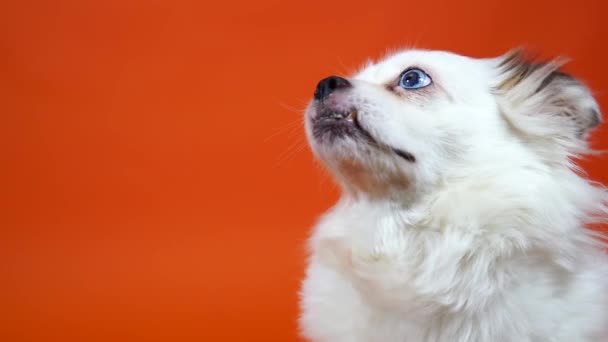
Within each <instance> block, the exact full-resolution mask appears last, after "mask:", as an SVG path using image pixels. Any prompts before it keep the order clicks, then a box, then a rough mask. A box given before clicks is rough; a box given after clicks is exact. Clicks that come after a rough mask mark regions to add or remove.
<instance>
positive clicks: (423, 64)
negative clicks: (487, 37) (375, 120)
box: [354, 50, 488, 83]
mask: <svg viewBox="0 0 608 342" xmlns="http://www.w3.org/2000/svg"><path fill="white" fill-rule="evenodd" d="M487 65H488V63H485V62H484V61H483V60H479V59H474V58H469V57H466V56H461V55H457V54H454V53H451V52H446V51H429V50H405V51H401V52H398V53H396V54H393V55H390V56H388V57H386V58H384V59H382V60H380V61H378V62H376V63H369V64H368V65H366V66H365V67H364V68H363V69H362V70H361V71H359V72H358V73H357V74H356V75H355V76H354V78H355V79H358V80H362V81H367V82H372V83H386V82H389V81H391V80H394V79H395V78H396V77H397V76H398V75H399V74H400V73H401V72H403V70H405V69H407V68H411V67H418V68H422V69H424V70H426V71H428V72H430V73H432V74H435V75H439V76H443V78H449V77H450V76H455V75H457V74H468V75H471V73H473V74H476V75H478V76H481V75H482V74H483V73H484V71H486V67H487Z"/></svg>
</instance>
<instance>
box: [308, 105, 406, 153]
mask: <svg viewBox="0 0 608 342" xmlns="http://www.w3.org/2000/svg"><path fill="white" fill-rule="evenodd" d="M318 119H319V118H318V117H317V118H315V119H313V121H316V120H318ZM322 120H332V121H336V122H347V123H348V124H351V125H353V127H355V128H356V129H357V130H358V131H359V132H360V133H361V134H362V135H363V136H364V137H365V139H367V140H368V142H370V143H372V144H375V145H377V146H385V147H387V148H388V149H390V150H391V151H392V152H393V153H395V154H396V155H398V156H399V157H401V158H403V159H405V160H407V161H409V162H411V163H413V162H415V161H416V157H414V155H413V154H411V153H409V152H407V151H404V150H402V149H398V148H395V147H392V146H390V145H387V144H383V143H379V142H378V141H377V140H376V139H375V138H374V137H373V136H372V135H371V133H369V132H368V131H367V130H366V129H365V128H364V127H363V126H361V123H360V122H359V112H358V111H357V109H356V108H352V109H350V110H349V111H348V112H347V115H346V116H344V112H338V111H331V112H329V114H325V115H324V118H323V119H322Z"/></svg>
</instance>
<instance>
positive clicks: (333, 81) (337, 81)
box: [314, 76, 352, 101]
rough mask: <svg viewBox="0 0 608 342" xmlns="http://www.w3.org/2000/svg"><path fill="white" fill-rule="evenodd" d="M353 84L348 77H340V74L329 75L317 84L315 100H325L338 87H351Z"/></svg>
mask: <svg viewBox="0 0 608 342" xmlns="http://www.w3.org/2000/svg"><path fill="white" fill-rule="evenodd" d="M350 87H352V85H351V84H350V82H348V80H347V79H345V78H342V77H339V76H329V77H327V78H324V79H322V80H321V81H319V84H317V89H316V90H315V96H314V97H315V100H319V101H320V100H323V99H325V98H326V97H328V96H329V94H331V93H333V92H334V91H335V90H337V89H344V88H350Z"/></svg>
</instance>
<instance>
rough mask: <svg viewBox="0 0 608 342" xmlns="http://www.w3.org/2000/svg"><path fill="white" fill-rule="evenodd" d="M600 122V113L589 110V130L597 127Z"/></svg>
mask: <svg viewBox="0 0 608 342" xmlns="http://www.w3.org/2000/svg"><path fill="white" fill-rule="evenodd" d="M601 122H602V117H601V115H600V112H598V111H597V110H595V109H592V110H591V122H590V123H589V129H591V128H594V127H597V126H598V125H599V124H600V123H601Z"/></svg>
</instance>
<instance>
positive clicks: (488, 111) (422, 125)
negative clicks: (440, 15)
mask: <svg viewBox="0 0 608 342" xmlns="http://www.w3.org/2000/svg"><path fill="white" fill-rule="evenodd" d="M412 66H415V67H419V68H421V69H423V70H425V71H426V72H427V73H428V74H429V75H430V76H431V78H432V80H433V84H432V85H431V86H429V87H427V88H424V89H420V90H414V91H412V90H404V89H401V88H399V87H398V86H397V80H398V77H399V75H400V73H401V72H402V71H403V70H405V69H407V68H410V67H412ZM558 68H559V61H553V62H548V63H539V62H534V61H530V60H528V59H526V57H525V56H524V54H522V53H521V52H511V53H509V54H507V55H505V56H501V57H498V58H492V59H473V58H468V57H464V56H459V55H455V54H452V53H447V52H436V51H422V50H407V51H403V52H400V53H397V54H395V55H392V56H390V57H388V58H386V59H384V60H382V61H380V62H378V63H370V64H369V65H367V66H366V67H365V68H364V69H363V70H362V71H361V72H359V73H358V74H356V75H354V76H353V77H351V78H349V79H348V80H349V81H350V82H351V83H352V87H351V88H347V89H340V90H337V91H335V92H334V93H332V94H331V95H330V96H329V97H328V98H327V99H325V100H324V101H323V104H319V103H318V102H319V101H313V102H311V104H310V106H309V108H308V109H307V111H306V114H305V122H306V131H307V133H308V137H309V142H310V145H311V147H312V149H313V151H314V153H315V155H316V156H317V157H318V158H319V159H320V160H321V161H322V162H323V163H324V164H325V165H326V166H327V168H328V169H329V170H330V171H331V172H332V173H333V174H334V175H335V177H336V180H337V181H338V183H339V184H340V185H341V187H342V189H343V195H342V197H341V199H340V200H339V202H338V203H337V204H336V205H335V206H334V207H333V208H332V209H330V210H329V211H328V212H327V213H326V214H325V215H323V216H322V217H321V219H320V220H319V222H318V224H317V226H316V228H315V230H314V233H313V235H312V238H311V239H310V250H311V256H310V260H309V266H308V270H307V274H306V279H305V281H304V283H303V287H302V291H301V309H302V314H301V318H300V326H301V331H302V334H303V335H304V336H305V337H306V338H308V339H309V340H311V341H315V342H367V341H378V342H396V341H399V342H406V341H407V342H418V341H425V342H431V341H432V342H440V341H441V342H443V341H445V342H448V341H449V342H461V341H462V342H464V341H467V342H473V341H484V342H501V341H517V342H526V341H530V342H531V341H538V342H540V341H543V342H544V341H555V342H558V341H559V342H576V341H580V342H584V341H608V335H607V334H606V333H607V330H608V260H607V258H606V257H605V254H604V250H603V246H602V244H601V243H600V242H599V239H597V238H596V236H595V234H593V233H592V231H590V230H588V229H586V228H585V226H586V225H588V224H590V223H594V222H599V221H602V220H603V219H604V217H605V213H606V207H605V203H606V202H607V199H608V197H607V193H606V191H605V190H604V189H603V188H602V187H601V186H599V185H597V184H593V183H592V182H590V181H588V180H586V179H585V178H584V176H583V175H582V172H580V170H577V169H576V167H575V164H574V163H573V161H574V160H575V159H576V157H577V156H579V155H580V154H582V153H585V152H587V147H586V146H587V145H586V142H585V138H586V136H587V133H588V132H589V131H590V130H591V129H592V128H593V127H594V126H595V125H596V124H597V123H598V122H599V109H598V107H597V104H596V102H595V100H594V99H593V97H592V95H591V94H590V92H589V90H588V89H587V88H586V87H584V86H583V85H582V84H581V83H580V82H577V81H576V80H574V79H573V78H571V77H569V76H568V75H565V74H563V73H561V72H559V71H558ZM320 105H323V106H325V107H326V108H333V109H335V110H336V111H340V110H349V109H355V110H356V111H357V120H358V124H359V125H360V126H361V127H362V128H364V129H365V130H366V131H367V132H369V134H370V135H371V136H372V137H373V139H374V140H375V143H370V142H369V141H367V140H365V139H361V137H360V136H357V135H354V136H350V135H346V136H340V137H337V138H335V139H325V138H324V137H323V136H321V137H319V136H315V135H314V134H313V133H312V132H313V127H312V126H313V125H314V123H313V121H314V120H313V119H314V118H315V117H316V116H317V115H319V113H318V112H319V108H320V107H319V106H320ZM394 149H399V150H402V151H407V152H408V153H410V154H411V155H412V156H414V157H415V161H408V160H405V159H404V158H402V157H401V156H399V155H398V154H397V153H395V152H394Z"/></svg>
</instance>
